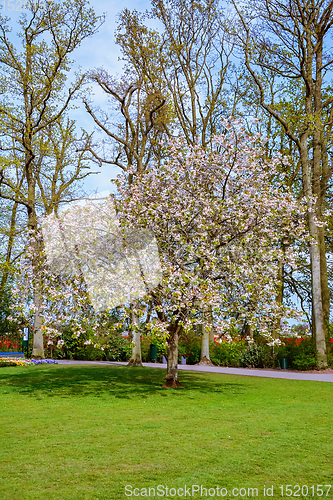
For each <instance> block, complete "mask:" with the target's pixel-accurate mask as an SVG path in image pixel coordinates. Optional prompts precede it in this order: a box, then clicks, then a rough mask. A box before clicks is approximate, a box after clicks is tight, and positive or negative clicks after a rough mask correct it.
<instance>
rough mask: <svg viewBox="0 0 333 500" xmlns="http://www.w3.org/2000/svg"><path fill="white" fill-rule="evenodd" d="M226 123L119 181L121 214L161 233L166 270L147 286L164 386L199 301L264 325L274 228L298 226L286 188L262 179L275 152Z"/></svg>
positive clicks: (273, 274) (171, 380)
mask: <svg viewBox="0 0 333 500" xmlns="http://www.w3.org/2000/svg"><path fill="white" fill-rule="evenodd" d="M225 126H226V130H227V131H229V133H228V132H227V133H226V134H225V135H219V136H217V137H216V138H214V144H215V150H214V151H211V152H208V151H207V150H206V149H203V148H201V147H200V146H194V147H188V146H187V145H186V143H184V142H182V141H178V142H175V143H173V144H172V145H171V146H170V148H169V154H168V157H169V158H168V160H167V161H165V162H164V163H163V164H162V165H160V166H158V167H156V168H154V169H151V170H149V171H148V172H146V173H144V174H143V175H141V176H137V177H136V179H135V182H133V184H132V185H131V186H129V185H128V183H127V180H126V178H125V177H124V178H123V179H119V181H118V187H119V195H118V197H117V207H118V216H119V218H120V221H121V223H122V224H123V225H124V227H126V226H127V225H133V226H134V225H136V226H138V227H144V228H147V229H149V230H150V231H151V232H153V233H154V234H155V236H156V239H157V243H158V248H159V252H160V259H161V266H162V272H163V276H162V280H161V283H160V285H159V286H158V287H157V288H155V289H153V290H152V291H151V292H150V294H151V295H152V296H153V298H154V303H155V310H156V314H157V316H158V320H159V321H158V322H156V323H155V328H158V327H160V330H161V333H163V334H165V332H167V333H168V343H169V348H168V368H167V375H166V387H177V386H178V385H179V381H178V371H177V363H178V338H179V334H180V332H181V330H182V329H185V330H186V329H190V328H191V327H192V325H193V323H198V322H201V319H199V320H198V313H200V312H202V309H203V307H204V306H207V305H208V306H209V305H210V306H212V307H213V308H214V309H219V310H220V311H221V313H223V314H224V315H228V314H233V313H235V311H237V312H238V314H239V315H241V317H243V318H244V317H246V318H248V320H249V323H250V324H251V325H252V326H257V325H258V324H260V326H261V331H262V332H268V331H269V328H270V326H271V322H272V321H274V319H275V318H276V316H277V315H278V316H279V315H280V314H281V310H280V307H279V306H278V305H277V304H276V302H275V301H274V295H275V294H276V283H277V277H278V265H277V261H278V258H279V257H281V252H280V251H279V248H278V247H277V242H278V240H279V236H280V235H281V234H288V235H290V234H294V235H295V236H297V235H298V234H299V231H300V230H302V229H303V230H304V228H302V224H300V223H299V218H300V216H301V210H300V208H299V205H298V203H297V202H296V201H295V200H294V198H293V196H292V194H291V193H290V191H289V190H288V189H282V187H281V186H276V187H272V186H271V185H270V183H269V182H268V179H269V175H270V174H271V173H272V172H273V171H274V170H275V167H276V165H277V164H278V163H279V162H280V161H281V158H280V157H277V158H275V159H274V160H272V161H270V162H267V161H265V159H264V158H263V156H264V152H263V150H262V149H261V148H260V138H258V137H256V138H250V137H249V136H248V135H247V134H246V133H245V131H244V130H243V129H242V128H241V127H240V126H239V124H234V127H235V128H233V127H232V126H231V125H230V124H227V123H225ZM256 141H257V142H256ZM287 258H288V256H287ZM220 323H221V329H222V330H223V329H225V328H226V327H228V326H229V323H228V322H226V321H223V320H222V318H221V322H220Z"/></svg>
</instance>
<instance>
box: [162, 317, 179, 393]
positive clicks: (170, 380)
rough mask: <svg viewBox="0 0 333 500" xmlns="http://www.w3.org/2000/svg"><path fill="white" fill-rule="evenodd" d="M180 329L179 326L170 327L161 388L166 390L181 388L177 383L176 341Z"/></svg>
mask: <svg viewBox="0 0 333 500" xmlns="http://www.w3.org/2000/svg"><path fill="white" fill-rule="evenodd" d="M180 328H181V327H180V326H179V325H170V333H169V339H168V364H167V374H166V377H165V380H166V382H165V383H164V384H163V387H164V388H166V389H170V388H171V389H174V388H176V387H182V385H181V384H180V382H179V381H178V340H179V332H180Z"/></svg>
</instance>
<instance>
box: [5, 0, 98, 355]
mask: <svg viewBox="0 0 333 500" xmlns="http://www.w3.org/2000/svg"><path fill="white" fill-rule="evenodd" d="M28 7H29V8H28V11H27V12H26V13H24V14H23V15H22V18H21V20H20V34H19V39H20V42H21V44H22V49H21V51H19V49H18V48H17V44H16V43H14V42H12V41H11V39H10V28H9V27H8V25H7V21H6V19H4V18H2V17H1V18H0V63H1V66H0V82H1V87H2V88H3V89H6V90H5V93H4V94H2V98H1V100H0V111H1V113H0V127H1V130H2V131H5V135H6V137H7V139H8V141H11V142H14V144H15V148H16V149H17V150H18V151H19V152H20V155H21V168H22V171H23V173H24V179H25V184H26V195H25V196H24V199H22V198H20V197H19V196H16V193H15V192H14V193H13V196H12V199H13V201H14V202H15V201H17V202H18V203H22V204H23V205H24V206H25V207H26V210H27V215H28V227H29V229H30V230H31V231H36V229H37V210H36V204H37V199H36V194H37V191H36V189H37V185H38V181H37V173H38V172H39V169H40V162H41V161H42V158H43V151H40V149H39V148H40V140H41V136H43V134H45V133H46V132H47V130H50V128H51V129H52V126H53V125H54V124H56V122H57V120H59V118H60V117H61V116H62V115H63V114H64V113H65V111H66V110H67V108H68V107H69V105H70V103H71V101H72V99H73V98H74V97H75V96H76V95H77V94H78V92H79V90H80V88H81V85H82V82H83V78H84V76H77V77H76V78H75V80H74V81H73V82H72V84H71V86H67V84H66V79H67V75H68V73H69V71H70V69H71V61H70V59H69V57H70V55H71V53H72V52H73V51H74V50H75V49H76V48H77V47H78V46H79V45H80V44H81V42H82V41H83V40H84V39H85V38H87V37H89V36H92V35H93V34H94V33H95V32H96V31H97V29H98V26H99V25H100V24H101V22H102V18H101V17H97V16H96V15H95V13H94V11H93V9H92V8H90V7H89V4H88V3H87V2H86V1H85V0H69V1H66V2H47V3H46V5H45V6H44V5H43V6H41V5H39V4H35V2H28ZM66 87H67V88H66ZM4 140H5V139H4ZM3 172H4V173H3V175H5V172H6V171H5V170H4V171H3ZM34 241H36V240H34ZM34 244H35V243H34ZM36 265H37V263H36ZM40 303H41V297H40V293H39V290H38V284H36V289H35V307H36V309H35V310H36V313H35V321H34V337H33V338H34V347H33V355H34V356H41V357H43V355H44V353H43V335H42V330H41V325H40V321H39V316H40V315H39V304H40Z"/></svg>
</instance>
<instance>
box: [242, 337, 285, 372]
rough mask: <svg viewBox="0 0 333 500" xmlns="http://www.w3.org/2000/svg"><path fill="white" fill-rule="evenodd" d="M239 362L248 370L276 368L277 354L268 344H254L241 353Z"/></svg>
mask: <svg viewBox="0 0 333 500" xmlns="http://www.w3.org/2000/svg"><path fill="white" fill-rule="evenodd" d="M239 361H240V365H241V366H243V367H246V368H274V367H275V366H276V354H275V353H274V352H273V349H272V347H270V346H268V345H267V344H262V343H255V342H253V343H251V344H249V345H248V346H247V347H246V349H245V350H244V351H243V352H242V353H241V355H240V359H239Z"/></svg>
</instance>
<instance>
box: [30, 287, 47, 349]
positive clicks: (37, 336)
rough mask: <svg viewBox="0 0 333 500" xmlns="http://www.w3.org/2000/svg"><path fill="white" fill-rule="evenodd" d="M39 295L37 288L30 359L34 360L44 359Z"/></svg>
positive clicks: (35, 291) (40, 299)
mask: <svg viewBox="0 0 333 500" xmlns="http://www.w3.org/2000/svg"><path fill="white" fill-rule="evenodd" d="M41 302H42V298H41V294H40V292H39V291H38V287H36V289H35V290H34V305H35V313H34V329H33V348H32V353H31V357H32V358H35V359H44V358H45V354H44V340H43V330H42V317H41V315H40V310H41Z"/></svg>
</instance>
